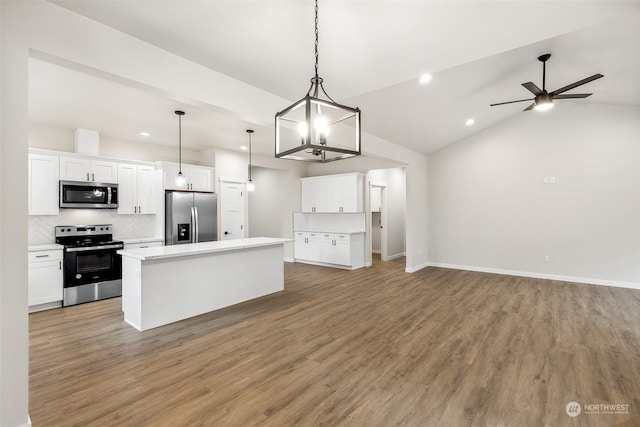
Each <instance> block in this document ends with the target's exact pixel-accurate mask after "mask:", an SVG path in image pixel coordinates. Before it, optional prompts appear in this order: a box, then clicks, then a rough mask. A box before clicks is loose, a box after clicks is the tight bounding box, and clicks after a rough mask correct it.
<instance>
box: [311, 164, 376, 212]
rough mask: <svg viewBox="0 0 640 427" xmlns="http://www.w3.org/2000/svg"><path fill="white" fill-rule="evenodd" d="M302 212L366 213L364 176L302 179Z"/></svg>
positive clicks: (327, 176) (355, 174)
mask: <svg viewBox="0 0 640 427" xmlns="http://www.w3.org/2000/svg"><path fill="white" fill-rule="evenodd" d="M300 183H301V190H302V194H301V196H302V197H301V201H302V212H305V213H327V212H328V213H353V212H364V209H363V208H364V194H363V192H364V175H363V174H361V173H347V174H339V175H325V176H314V177H309V178H301V181H300Z"/></svg>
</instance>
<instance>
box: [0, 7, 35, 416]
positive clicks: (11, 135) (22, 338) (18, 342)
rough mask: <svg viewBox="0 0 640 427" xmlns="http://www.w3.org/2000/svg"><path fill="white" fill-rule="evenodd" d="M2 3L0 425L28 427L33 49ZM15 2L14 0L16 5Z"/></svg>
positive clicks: (18, 24) (0, 100) (0, 106)
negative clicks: (29, 129)
mask: <svg viewBox="0 0 640 427" xmlns="http://www.w3.org/2000/svg"><path fill="white" fill-rule="evenodd" d="M7 3H8V2H0V11H1V12H0V19H1V21H0V31H1V32H0V39H1V40H0V43H1V45H0V49H1V52H2V62H1V64H0V67H1V68H0V92H1V93H2V97H0V111H1V114H2V116H1V117H2V118H1V123H2V127H1V129H0V142H1V143H2V145H1V147H0V425H1V426H3V427H14V426H26V425H28V415H27V414H28V410H29V405H28V404H29V400H28V378H29V376H28V375H29V365H28V361H29V353H28V345H29V341H28V328H29V321H28V315H27V127H26V124H27V111H28V92H27V87H28V84H27V81H28V79H27V49H26V46H25V44H24V43H23V42H22V40H21V37H20V36H19V33H20V30H21V26H22V22H20V20H15V19H14V18H15V17H14V16H12V14H11V11H10V10H8V9H9V7H8V6H12V5H13V4H10V5H8V4H7ZM12 3H13V2H12Z"/></svg>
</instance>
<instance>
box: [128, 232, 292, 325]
mask: <svg viewBox="0 0 640 427" xmlns="http://www.w3.org/2000/svg"><path fill="white" fill-rule="evenodd" d="M288 241H290V240H287V239H277V238H269V237H254V238H249V239H236V240H225V241H216V242H203V243H190V244H185V245H175V246H160V247H149V248H141V249H123V250H119V251H118V253H119V254H120V255H122V311H123V312H124V320H125V322H127V323H129V324H130V325H131V326H133V327H134V328H136V329H138V330H139V331H145V330H147V329H152V328H156V327H158V326H162V325H166V324H169V323H173V322H177V321H179V320H183V319H187V318H189V317H193V316H197V315H200V314H203V313H208V312H210V311H213V310H218V309H220V308H223V307H228V306H230V305H234V304H238V303H240V302H243V301H248V300H251V299H254V298H258V297H261V296H264V295H268V294H272V293H275V292H279V291H282V290H284V258H283V257H284V256H283V246H284V243H285V242H288Z"/></svg>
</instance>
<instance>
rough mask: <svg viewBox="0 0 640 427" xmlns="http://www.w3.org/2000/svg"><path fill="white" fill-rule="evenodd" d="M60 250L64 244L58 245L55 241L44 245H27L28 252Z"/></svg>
mask: <svg viewBox="0 0 640 427" xmlns="http://www.w3.org/2000/svg"><path fill="white" fill-rule="evenodd" d="M56 249H59V250H62V249H64V246H62V245H59V244H57V243H47V244H45V245H32V246H29V252H37V251H53V250H56Z"/></svg>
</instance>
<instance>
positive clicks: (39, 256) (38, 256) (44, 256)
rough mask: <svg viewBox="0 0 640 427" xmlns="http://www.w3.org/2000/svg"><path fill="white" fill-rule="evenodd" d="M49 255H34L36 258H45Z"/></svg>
mask: <svg viewBox="0 0 640 427" xmlns="http://www.w3.org/2000/svg"><path fill="white" fill-rule="evenodd" d="M48 256H49V255H36V258H47V257H48Z"/></svg>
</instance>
